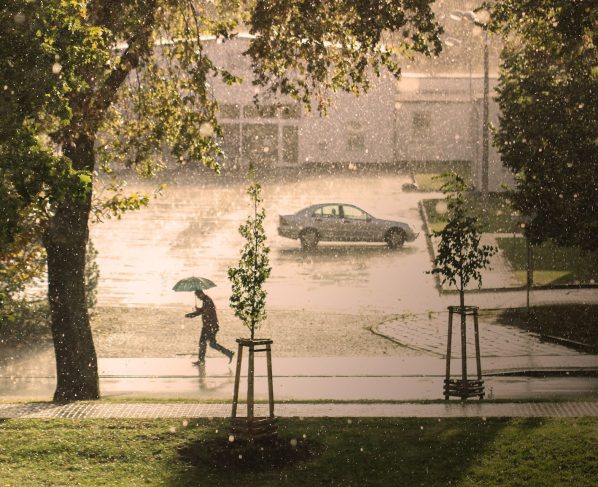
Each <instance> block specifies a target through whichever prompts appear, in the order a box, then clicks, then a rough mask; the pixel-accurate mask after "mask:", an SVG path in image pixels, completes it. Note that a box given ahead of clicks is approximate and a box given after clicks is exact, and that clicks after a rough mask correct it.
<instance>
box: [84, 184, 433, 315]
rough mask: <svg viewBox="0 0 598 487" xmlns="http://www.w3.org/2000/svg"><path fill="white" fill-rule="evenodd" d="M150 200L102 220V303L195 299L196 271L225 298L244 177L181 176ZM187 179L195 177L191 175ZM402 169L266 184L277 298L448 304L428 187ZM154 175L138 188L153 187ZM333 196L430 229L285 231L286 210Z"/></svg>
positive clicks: (331, 307)
mask: <svg viewBox="0 0 598 487" xmlns="http://www.w3.org/2000/svg"><path fill="white" fill-rule="evenodd" d="M179 179H183V180H184V182H182V183H181V182H177V183H174V184H169V185H168V188H167V190H166V193H165V194H164V195H163V196H161V197H158V198H157V199H152V200H151V202H150V206H149V207H148V208H145V209H142V210H140V211H137V212H131V213H128V214H125V215H124V216H123V218H122V220H120V221H119V220H116V219H114V220H108V221H105V222H104V223H99V224H93V225H92V228H91V236H92V239H93V242H94V245H95V247H96V249H97V250H98V252H99V255H98V258H97V263H98V265H99V268H100V282H99V286H98V305H99V306H147V305H154V306H172V305H177V306H178V305H186V306H191V305H192V302H193V298H192V296H191V295H190V294H189V293H176V292H173V291H172V286H173V285H174V284H175V282H177V281H178V280H179V279H181V278H184V277H188V276H192V275H195V276H203V277H208V278H210V279H212V280H213V281H214V282H216V283H217V285H218V287H217V288H215V289H213V290H212V291H211V295H212V297H213V298H214V299H215V301H217V302H219V303H220V306H222V305H223V304H224V303H225V302H227V301H228V297H229V295H230V292H231V288H230V284H229V281H228V278H227V269H228V268H229V267H230V266H231V265H236V263H237V261H238V256H239V251H240V249H241V247H242V245H243V242H244V241H243V239H242V237H241V236H240V235H239V233H238V227H239V224H241V223H242V222H244V221H245V219H246V218H247V216H248V215H249V212H250V211H251V208H250V206H249V198H248V197H247V195H246V194H245V190H246V186H247V185H246V183H245V182H244V181H242V180H239V179H238V178H230V177H229V178H227V177H222V178H215V177H213V176H211V177H206V178H205V180H203V181H202V176H201V175H195V176H194V177H193V178H189V179H186V178H180V177H179ZM185 179H186V180H185ZM408 181H409V178H408V177H407V176H406V175H400V174H388V173H384V174H353V173H345V174H339V175H309V176H303V177H301V178H297V177H293V178H287V179H283V178H277V179H276V180H273V181H269V182H265V183H263V196H264V206H265V208H266V222H265V229H266V234H267V237H268V243H269V245H270V248H271V252H270V264H271V267H272V274H271V277H270V279H269V280H268V281H267V284H266V289H267V291H268V294H269V296H268V306H269V307H270V308H279V309H313V310H322V311H337V312H346V313H367V312H380V311H383V312H392V313H402V312H411V311H423V310H428V309H431V308H434V304H435V302H438V304H439V305H440V303H441V301H440V298H438V293H437V291H436V289H435V288H434V280H433V278H432V276H431V275H428V274H426V273H425V271H426V270H427V269H429V267H430V260H429V255H428V251H427V248H426V239H425V236H424V234H423V231H422V221H421V218H420V215H419V210H418V201H419V200H420V199H421V198H422V194H421V193H406V192H403V191H402V189H401V186H402V184H403V183H405V182H408ZM155 187H156V183H154V182H151V181H150V182H142V183H134V184H131V185H130V186H129V187H128V190H129V191H141V192H147V193H152V192H153V190H154V189H155ZM325 202H343V203H351V204H355V205H357V206H359V207H361V208H363V209H364V210H366V211H368V212H369V213H371V214H372V215H374V216H376V217H379V218H387V219H394V220H399V221H404V222H407V223H409V224H410V225H412V226H413V227H414V228H415V229H416V231H418V232H420V235H419V237H418V238H417V239H416V240H415V242H411V243H407V244H405V246H404V247H403V248H400V249H398V250H390V249H388V248H387V247H386V245H384V244H382V243H379V244H362V243H348V244H347V243H329V242H323V243H320V244H319V245H318V248H317V249H316V250H313V251H304V250H302V249H301V246H300V244H299V242H298V241H297V240H289V239H286V238H283V237H280V236H278V234H277V230H276V228H277V225H278V216H279V215H280V214H289V213H295V212H297V211H298V210H300V209H302V208H305V207H306V206H308V205H311V204H315V203H325Z"/></svg>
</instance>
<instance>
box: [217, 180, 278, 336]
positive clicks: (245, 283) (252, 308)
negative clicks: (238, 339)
mask: <svg viewBox="0 0 598 487" xmlns="http://www.w3.org/2000/svg"><path fill="white" fill-rule="evenodd" d="M247 194H248V195H249V197H250V198H251V202H252V206H253V215H251V216H249V218H247V221H246V222H245V224H244V225H241V226H240V227H239V233H240V234H241V236H242V237H243V238H244V239H245V245H244V246H243V248H242V249H241V257H240V259H239V264H238V266H237V267H231V268H230V269H229V270H228V278H229V279H230V281H231V284H232V288H233V289H232V290H233V292H232V294H231V297H230V306H231V308H233V309H234V310H235V316H237V317H238V318H239V319H240V320H241V321H242V322H243V324H244V325H245V326H246V327H247V328H249V331H250V333H251V339H252V340H253V339H254V337H255V331H256V330H257V329H258V328H259V327H260V325H261V323H262V322H263V321H264V320H265V319H266V291H265V290H264V288H263V285H264V283H265V282H266V279H268V277H269V276H270V271H271V270H272V269H271V267H270V265H269V264H270V261H269V259H268V253H269V252H270V248H269V247H268V246H267V245H266V233H265V231H264V219H265V218H266V210H265V209H264V208H263V206H262V197H261V186H260V185H259V184H258V183H257V182H255V181H254V182H252V183H251V185H250V186H249V189H248V190H247Z"/></svg>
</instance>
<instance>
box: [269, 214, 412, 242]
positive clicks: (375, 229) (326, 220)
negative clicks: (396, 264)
mask: <svg viewBox="0 0 598 487" xmlns="http://www.w3.org/2000/svg"><path fill="white" fill-rule="evenodd" d="M278 234H279V235H281V236H282V237H286V238H292V239H297V238H298V239H299V240H300V241H301V246H302V247H303V248H304V249H308V250H309V249H314V248H315V247H316V246H317V245H318V242H320V241H328V242H386V244H387V245H388V246H389V247H390V248H391V249H396V248H398V247H401V246H402V245H403V244H404V243H405V242H412V241H413V240H415V238H416V237H417V235H418V234H416V233H415V232H414V230H413V228H411V227H410V226H409V225H408V224H406V223H402V222H398V221H392V220H381V219H379V218H376V217H374V216H372V215H370V214H369V213H367V212H365V211H363V210H362V209H361V208H358V207H357V206H354V205H349V204H345V203H323V204H319V205H312V206H309V207H307V208H305V209H303V210H301V211H298V212H297V213H295V214H294V215H280V217H279V224H278Z"/></svg>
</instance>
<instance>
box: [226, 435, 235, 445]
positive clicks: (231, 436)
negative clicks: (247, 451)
mask: <svg viewBox="0 0 598 487" xmlns="http://www.w3.org/2000/svg"><path fill="white" fill-rule="evenodd" d="M233 441H235V435H228V442H229V443H232V442H233Z"/></svg>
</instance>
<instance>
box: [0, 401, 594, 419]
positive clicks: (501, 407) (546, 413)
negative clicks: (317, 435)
mask: <svg viewBox="0 0 598 487" xmlns="http://www.w3.org/2000/svg"><path fill="white" fill-rule="evenodd" d="M230 414H231V406H230V404H223V403H221V404H159V403H156V404H147V403H146V404H135V403H130V404H102V403H87V402H86V403H71V404H65V405H55V404H49V403H38V404H32V403H30V404H0V418H20V419H33V418H41V419H50V418H67V419H84V418H98V419H100V418H136V419H139V418H227V417H230ZM238 414H239V415H240V416H243V415H245V414H246V411H245V408H244V406H243V405H240V406H239V410H238ZM255 414H256V416H267V415H268V406H267V405H265V404H258V405H257V406H256V409H255ZM275 414H276V416H278V417H299V418H311V417H371V418H374V417H397V418H398V417H402V418H410V417H417V418H462V417H483V418H489V417H553V418H571V417H588V416H589V417H597V416H598V402H561V403H502V404H496V403H481V402H470V403H465V404H461V403H454V402H453V403H447V404H444V403H443V404H383V403H370V404H276V406H275Z"/></svg>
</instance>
